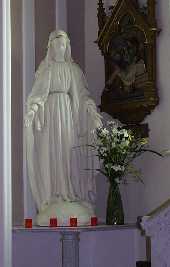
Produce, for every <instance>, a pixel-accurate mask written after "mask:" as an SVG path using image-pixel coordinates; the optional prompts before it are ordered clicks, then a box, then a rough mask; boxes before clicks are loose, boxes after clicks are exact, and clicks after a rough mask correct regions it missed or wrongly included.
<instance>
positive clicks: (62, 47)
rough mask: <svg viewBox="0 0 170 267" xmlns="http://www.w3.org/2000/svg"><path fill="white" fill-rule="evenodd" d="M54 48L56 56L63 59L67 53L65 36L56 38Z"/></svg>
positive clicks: (53, 43)
mask: <svg viewBox="0 0 170 267" xmlns="http://www.w3.org/2000/svg"><path fill="white" fill-rule="evenodd" d="M51 45H52V48H53V52H54V56H55V57H56V58H57V55H58V57H60V58H61V57H63V58H64V55H65V51H66V39H65V38H64V37H63V36H60V37H58V38H55V39H54V40H53V41H52V44H51Z"/></svg>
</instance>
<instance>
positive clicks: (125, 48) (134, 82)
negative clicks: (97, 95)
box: [97, 0, 159, 131]
mask: <svg viewBox="0 0 170 267" xmlns="http://www.w3.org/2000/svg"><path fill="white" fill-rule="evenodd" d="M109 13H110V14H106V11H105V8H104V4H103V1H102V0H99V3H98V25H99V31H98V39H97V44H98V46H99V49H100V50H101V52H102V55H103V56H104V61H105V88H104V90H103V92H102V96H101V106H100V108H101V112H106V113H108V114H109V115H111V116H112V117H113V118H117V119H119V120H120V121H121V122H122V123H125V124H127V125H129V126H130V125H132V126H134V127H135V128H136V127H137V125H140V123H141V122H142V121H143V120H144V119H145V117H146V116H147V115H148V114H150V113H151V111H152V110H153V109H154V108H155V107H156V106H157V105H158V103H159V97H158V93H157V87H156V38H157V34H158V32H159V29H158V28H157V24H156V18H155V0H148V2H147V6H143V7H141V6H139V4H138V1H137V0H118V1H117V2H116V4H115V5H114V6H112V7H111V8H110V12H109ZM144 128H145V129H144V131H147V127H146V126H145V127H144Z"/></svg>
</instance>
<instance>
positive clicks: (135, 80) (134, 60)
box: [105, 29, 148, 101]
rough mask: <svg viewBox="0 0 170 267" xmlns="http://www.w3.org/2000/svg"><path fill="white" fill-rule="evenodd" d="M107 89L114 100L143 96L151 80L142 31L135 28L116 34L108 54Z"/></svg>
mask: <svg viewBox="0 0 170 267" xmlns="http://www.w3.org/2000/svg"><path fill="white" fill-rule="evenodd" d="M106 60H107V62H108V69H107V73H106V84H105V92H106V93H108V94H109V95H110V96H111V98H112V100H113V99H114V101H120V100H128V99H131V98H135V99H141V98H143V97H144V87H145V85H146V82H147V81H148V72H147V62H146V49H145V42H144V36H143V33H142V32H140V31H139V30H136V29H134V30H133V31H132V30H131V31H125V32H123V33H121V34H119V35H117V36H116V34H114V35H113V37H112V38H111V41H110V43H109V46H108V55H107V57H106Z"/></svg>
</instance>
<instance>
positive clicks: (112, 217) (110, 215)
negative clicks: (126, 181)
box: [106, 180, 124, 225]
mask: <svg viewBox="0 0 170 267" xmlns="http://www.w3.org/2000/svg"><path fill="white" fill-rule="evenodd" d="M106 224H107V225H114V224H115V225H120V224H124V212H123V204H122V199H121V194H120V190H119V185H118V183H117V182H116V181H113V180H112V182H110V185H109V192H108V198H107V212H106Z"/></svg>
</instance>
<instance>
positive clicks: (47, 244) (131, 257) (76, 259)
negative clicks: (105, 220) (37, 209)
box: [13, 225, 145, 267]
mask: <svg viewBox="0 0 170 267" xmlns="http://www.w3.org/2000/svg"><path fill="white" fill-rule="evenodd" d="M141 243H142V244H143V245H144V247H143V245H142V244H141ZM143 250H145V239H144V237H141V234H140V231H139V230H138V228H137V227H136V225H113V226H107V225H98V226H82V227H35V226H33V228H32V229H25V228H24V227H15V228H13V267H23V266H24V267H30V266H31V267H38V266H41V267H47V266H57V267H80V266H81V267H90V266H93V267H103V266H107V267H113V266H117V267H118V266H126V267H132V266H136V262H137V261H140V260H145V255H143V253H141V252H142V251H143Z"/></svg>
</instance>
